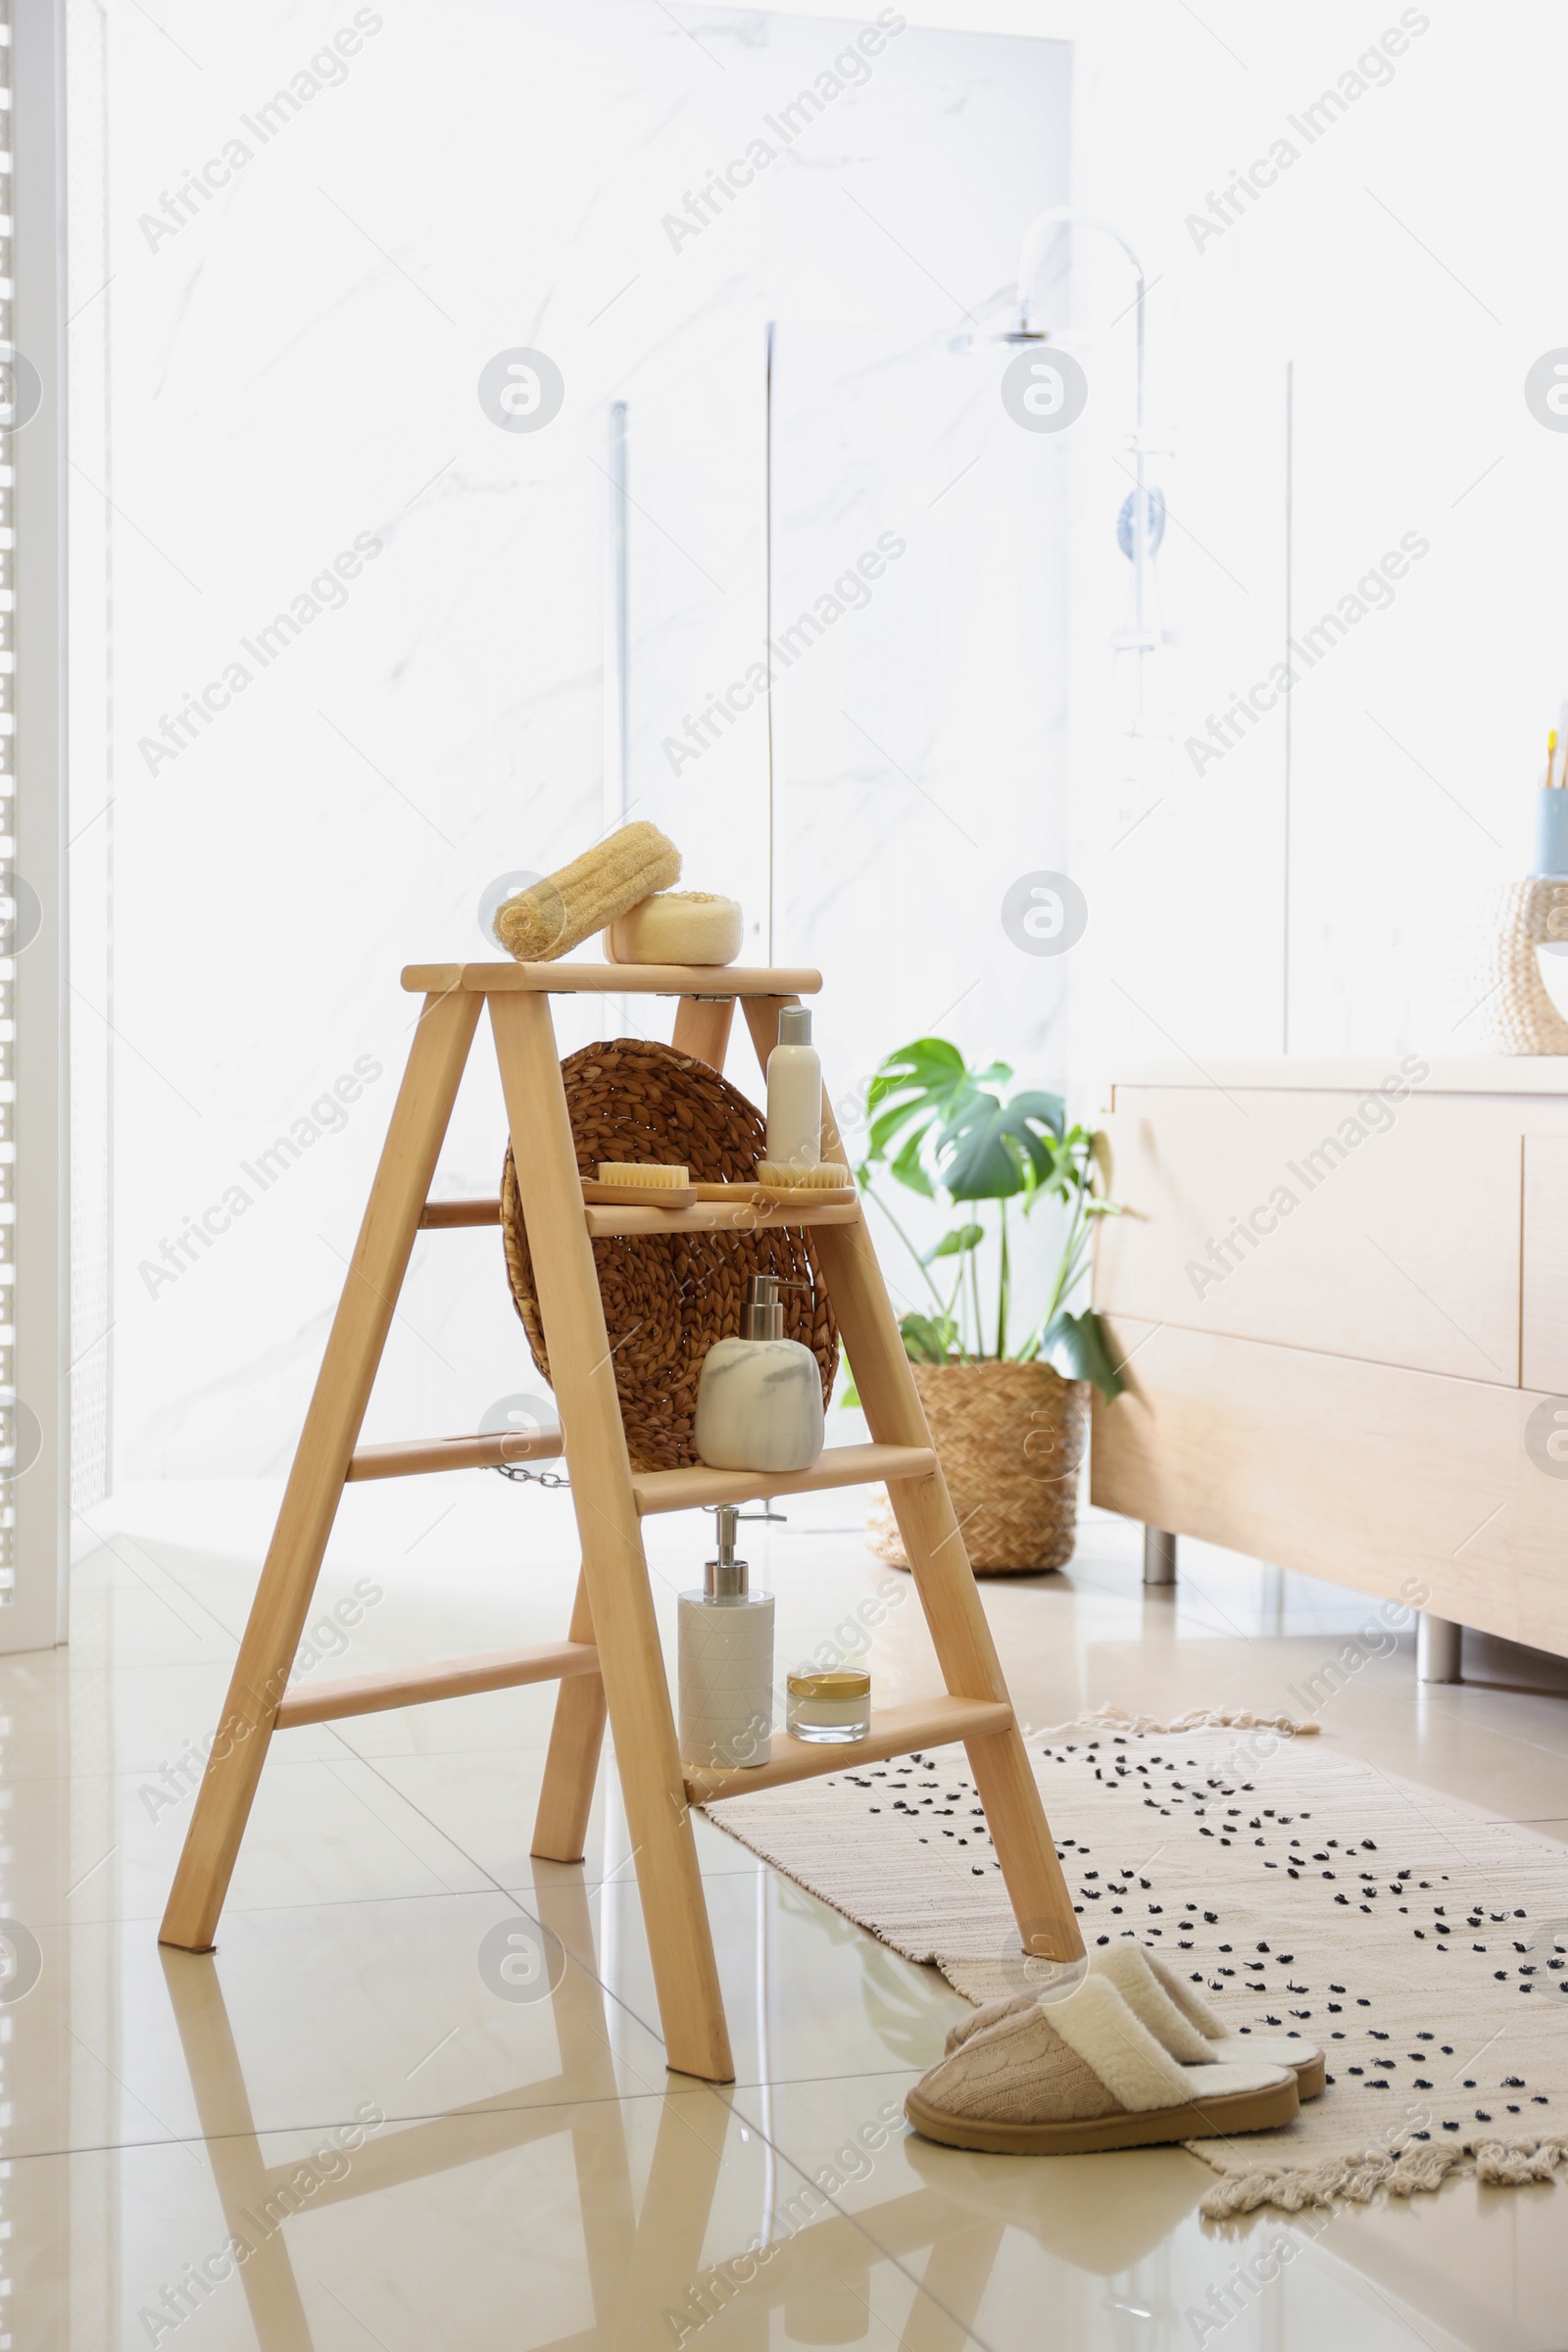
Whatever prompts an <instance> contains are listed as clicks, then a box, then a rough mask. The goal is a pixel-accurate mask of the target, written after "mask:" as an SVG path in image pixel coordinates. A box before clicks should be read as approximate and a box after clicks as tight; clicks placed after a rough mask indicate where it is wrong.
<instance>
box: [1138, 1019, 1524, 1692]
mask: <svg viewBox="0 0 1568 2352" xmlns="http://www.w3.org/2000/svg"><path fill="white" fill-rule="evenodd" d="M1101 1123H1102V1124H1103V1127H1104V1130H1105V1133H1106V1135H1107V1137H1108V1139H1109V1142H1110V1148H1111V1167H1112V1174H1111V1185H1110V1190H1111V1193H1112V1196H1113V1198H1115V1199H1116V1200H1118V1201H1122V1202H1124V1203H1125V1204H1126V1208H1127V1212H1128V1213H1127V1214H1126V1215H1124V1216H1122V1217H1117V1218H1107V1219H1106V1220H1105V1221H1104V1223H1103V1225H1102V1227H1101V1232H1100V1249H1099V1257H1098V1262H1097V1265H1096V1271H1095V1303H1096V1305H1097V1306H1098V1307H1099V1308H1100V1309H1101V1311H1102V1313H1103V1314H1104V1315H1105V1316H1106V1317H1107V1319H1108V1321H1109V1323H1110V1325H1111V1328H1112V1333H1113V1337H1114V1339H1115V1341H1116V1344H1117V1345H1116V1353H1117V1354H1118V1356H1121V1357H1125V1358H1126V1359H1127V1363H1126V1371H1127V1375H1128V1377H1129V1378H1130V1380H1131V1381H1132V1383H1133V1384H1134V1385H1133V1390H1132V1392H1131V1393H1130V1394H1128V1395H1127V1396H1124V1397H1121V1398H1119V1399H1118V1400H1117V1402H1116V1403H1115V1404H1114V1405H1110V1406H1105V1405H1103V1403H1102V1402H1101V1400H1100V1398H1099V1397H1097V1398H1096V1400H1095V1414H1094V1446H1093V1473H1092V1488H1091V1492H1092V1495H1093V1499H1094V1500H1095V1501H1096V1502H1097V1503H1102V1504H1103V1505H1104V1506H1105V1507H1106V1508H1107V1509H1110V1510H1114V1511H1120V1512H1124V1513H1125V1514H1127V1516H1129V1517H1131V1518H1135V1519H1141V1520H1143V1521H1144V1522H1145V1524H1146V1526H1148V1527H1149V1528H1151V1529H1153V1530H1169V1531H1172V1532H1173V1533H1174V1534H1176V1535H1191V1536H1199V1537H1203V1538H1206V1539H1207V1540H1208V1541H1209V1542H1211V1543H1215V1544H1227V1545H1230V1546H1231V1547H1233V1548H1234V1549H1236V1550H1238V1551H1243V1552H1249V1553H1252V1554H1254V1555H1256V1556H1258V1557H1261V1558H1263V1559H1265V1560H1272V1561H1276V1562H1278V1563H1280V1564H1281V1565H1283V1566H1285V1567H1290V1568H1300V1569H1304V1570H1307V1571H1309V1572H1310V1573H1311V1574H1312V1575H1314V1576H1321V1577H1328V1578H1331V1579H1332V1580H1334V1581H1335V1582H1337V1583H1340V1584H1344V1585H1348V1586H1352V1587H1354V1588H1355V1589H1356V1590H1358V1591H1361V1592H1366V1593H1377V1594H1379V1595H1380V1596H1382V1597H1384V1598H1386V1599H1388V1600H1395V1601H1397V1600H1401V1599H1403V1600H1408V1599H1409V1598H1410V1596H1411V1591H1412V1586H1413V1585H1416V1584H1418V1585H1420V1586H1423V1587H1425V1588H1426V1589H1427V1592H1428V1593H1429V1594H1430V1598H1428V1599H1427V1600H1426V1601H1425V1603H1424V1606H1425V1608H1426V1610H1427V1612H1428V1616H1429V1626H1430V1630H1431V1631H1432V1632H1433V1633H1434V1636H1436V1635H1438V1634H1441V1632H1442V1626H1441V1625H1440V1624H1439V1623H1438V1621H1446V1625H1448V1626H1453V1627H1458V1626H1478V1627H1483V1628H1485V1629H1486V1630H1487V1631H1488V1632H1491V1633H1494V1634H1499V1635H1502V1636H1505V1637H1506V1638H1507V1639H1508V1640H1510V1641H1516V1642H1529V1643H1532V1644H1533V1645H1535V1646H1536V1647H1538V1648H1541V1649H1548V1650H1553V1651H1555V1652H1557V1653H1558V1654H1559V1655H1562V1656H1568V1058H1557V1057H1550V1058H1547V1057H1519V1058H1507V1059H1501V1058H1499V1059H1495V1060H1487V1061H1453V1062H1433V1063H1430V1064H1429V1063H1428V1062H1426V1061H1425V1060H1424V1059H1422V1058H1421V1057H1420V1056H1417V1055H1408V1056H1406V1057H1405V1058H1404V1060H1403V1062H1402V1063H1400V1062H1397V1061H1395V1060H1392V1059H1391V1060H1390V1061H1388V1062H1378V1063H1374V1062H1371V1061H1343V1062H1341V1061H1322V1062H1315V1061H1294V1060H1293V1061H1283V1060H1282V1061H1276V1062H1250V1063H1245V1064H1241V1065H1227V1064H1218V1065H1215V1066H1214V1067H1212V1068H1210V1069H1206V1070H1199V1069H1198V1068H1197V1067H1196V1066H1187V1067H1184V1068H1177V1069H1171V1068H1162V1069H1157V1070H1156V1069H1151V1070H1138V1071H1135V1072H1133V1073H1132V1074H1130V1075H1128V1076H1126V1077H1124V1078H1122V1079H1119V1080H1118V1081H1117V1083H1116V1085H1115V1087H1114V1088H1113V1089H1112V1093H1111V1108H1110V1111H1109V1113H1108V1114H1107V1115H1104V1116H1103V1119H1102V1122H1101ZM1554 1400H1555V1401H1554ZM1559 1414H1560V1419H1559ZM1167 1548H1168V1547H1167ZM1457 1646H1458V1645H1457V1638H1456V1637H1453V1638H1452V1639H1451V1642H1439V1641H1438V1640H1437V1639H1434V1640H1433V1642H1432V1644H1431V1647H1430V1650H1428V1648H1427V1645H1426V1644H1425V1643H1424V1644H1423V1651H1424V1670H1426V1669H1425V1660H1426V1659H1427V1658H1428V1657H1430V1659H1431V1660H1432V1664H1431V1667H1430V1674H1431V1679H1444V1680H1446V1679H1449V1671H1446V1670H1445V1663H1440V1662H1439V1660H1440V1658H1441V1659H1442V1660H1444V1661H1446V1666H1447V1668H1448V1669H1449V1670H1451V1671H1456V1670H1457Z"/></svg>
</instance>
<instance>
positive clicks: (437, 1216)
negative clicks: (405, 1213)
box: [419, 1199, 501, 1231]
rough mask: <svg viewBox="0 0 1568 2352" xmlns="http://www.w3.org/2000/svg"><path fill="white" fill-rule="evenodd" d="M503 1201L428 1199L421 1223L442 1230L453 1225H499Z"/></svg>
mask: <svg viewBox="0 0 1568 2352" xmlns="http://www.w3.org/2000/svg"><path fill="white" fill-rule="evenodd" d="M500 1222H501V1202H500V1201H499V1199H497V1200H495V1201H426V1202H425V1204H424V1207H423V1209H422V1210H421V1211H420V1214H419V1223H420V1224H421V1225H423V1226H425V1227H426V1228H428V1229H431V1230H434V1231H440V1230H441V1229H442V1228H443V1227H446V1226H451V1225H499V1224H500Z"/></svg>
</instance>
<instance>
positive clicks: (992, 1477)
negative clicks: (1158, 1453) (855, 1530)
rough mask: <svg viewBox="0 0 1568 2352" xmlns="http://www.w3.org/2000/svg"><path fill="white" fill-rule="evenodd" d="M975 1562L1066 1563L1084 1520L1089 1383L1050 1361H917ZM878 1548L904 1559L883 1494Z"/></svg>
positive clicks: (995, 1571)
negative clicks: (1082, 1475) (1081, 1499)
mask: <svg viewBox="0 0 1568 2352" xmlns="http://www.w3.org/2000/svg"><path fill="white" fill-rule="evenodd" d="M909 1369H910V1371H911V1372H912V1373H913V1374H914V1385H915V1387H916V1388H917V1389H918V1390H919V1392H920V1402H921V1403H922V1404H923V1405H924V1407H925V1417H926V1420H927V1422H928V1423H929V1425H930V1429H931V1443H932V1445H933V1446H935V1447H936V1449H937V1458H938V1460H939V1461H940V1462H941V1464H942V1469H943V1475H944V1476H945V1477H946V1479H947V1482H948V1492H949V1494H950V1495H952V1497H953V1509H954V1514H955V1516H956V1519H957V1522H958V1525H959V1527H960V1528H961V1529H962V1531H963V1541H964V1545H965V1547H966V1549H967V1551H968V1554H969V1560H970V1564H971V1566H972V1567H973V1568H974V1569H975V1570H976V1572H977V1573H979V1574H982V1575H985V1574H991V1575H1002V1574H1009V1573H1010V1574H1013V1575H1029V1574H1031V1573H1038V1572H1039V1571H1040V1570H1041V1569H1044V1568H1064V1567H1065V1566H1066V1564H1067V1562H1068V1561H1069V1560H1070V1559H1071V1558H1072V1551H1073V1543H1074V1539H1075V1537H1076V1533H1077V1524H1078V1467H1079V1464H1080V1463H1081V1462H1082V1460H1083V1456H1084V1446H1085V1443H1086V1441H1087V1438H1088V1435H1089V1384H1088V1382H1087V1381H1083V1380H1063V1379H1062V1377H1061V1375H1060V1373H1059V1372H1056V1371H1054V1370H1053V1368H1052V1366H1051V1365H1050V1364H1039V1363H1035V1364H999V1363H989V1364H984V1363H982V1364H911V1365H910V1366H909ZM866 1541H867V1543H868V1544H870V1547H871V1549H872V1550H873V1551H874V1552H876V1553H877V1555H878V1556H879V1557H880V1558H881V1559H884V1560H891V1561H892V1563H893V1565H894V1567H895V1568H907V1566H908V1565H909V1563H908V1561H907V1559H906V1558H905V1556H904V1544H903V1542H902V1541H901V1539H900V1536H899V1529H898V1522H897V1521H896V1520H895V1518H894V1516H893V1506H892V1504H891V1503H890V1502H889V1501H888V1498H887V1495H886V1494H885V1493H883V1494H881V1495H878V1496H877V1498H876V1500H875V1501H874V1502H873V1503H872V1505H871V1513H870V1519H869V1522H868V1525H867V1528H866Z"/></svg>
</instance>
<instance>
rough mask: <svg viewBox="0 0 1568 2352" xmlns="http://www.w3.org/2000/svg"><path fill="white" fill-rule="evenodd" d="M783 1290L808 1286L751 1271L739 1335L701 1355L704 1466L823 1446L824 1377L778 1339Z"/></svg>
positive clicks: (811, 1451) (810, 1359)
mask: <svg viewBox="0 0 1568 2352" xmlns="http://www.w3.org/2000/svg"><path fill="white" fill-rule="evenodd" d="M811 1058H812V1060H813V1061H814V1060H815V1058H816V1056H815V1054H813V1055H812V1056H811ZM786 1287H787V1288H789V1289H791V1290H806V1289H808V1288H809V1285H808V1284H806V1283H791V1284H789V1285H787V1286H786V1285H785V1284H784V1283H783V1280H782V1278H781V1277H780V1276H779V1275H777V1274H753V1275H750V1276H749V1277H748V1278H747V1283H746V1304H745V1305H744V1307H743V1308H742V1309H741V1336H740V1338H739V1339H738V1340H715V1342H714V1343H713V1345H712V1347H711V1348H710V1349H709V1350H708V1353H707V1354H706V1355H705V1356H704V1358H703V1369H702V1376H701V1378H700V1379H699V1381H698V1383H697V1428H696V1432H695V1437H696V1444H697V1454H698V1459H699V1460H700V1461H704V1462H706V1463H707V1464H708V1467H709V1468H710V1469H711V1470H767V1471H773V1472H777V1471H780V1470H809V1468H810V1466H811V1464H812V1463H813V1462H814V1461H815V1459H816V1457H817V1455H818V1454H819V1453H820V1452H821V1450H822V1437H823V1419H822V1375H821V1372H820V1371H819V1370H818V1368H817V1361H816V1358H815V1356H814V1355H813V1354H812V1353H811V1350H810V1349H809V1348H803V1347H802V1346H801V1344H800V1342H799V1341H798V1340H787V1339H786V1338H785V1337H784V1309H783V1306H782V1305H781V1304H780V1302H779V1292H780V1290H781V1289H783V1288H786Z"/></svg>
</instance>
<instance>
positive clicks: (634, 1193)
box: [582, 1159, 697, 1208]
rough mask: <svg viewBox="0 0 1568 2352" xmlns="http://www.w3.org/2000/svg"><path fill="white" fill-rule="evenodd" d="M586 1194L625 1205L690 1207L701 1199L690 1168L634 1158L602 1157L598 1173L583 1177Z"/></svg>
mask: <svg viewBox="0 0 1568 2352" xmlns="http://www.w3.org/2000/svg"><path fill="white" fill-rule="evenodd" d="M582 1195H583V1199H584V1200H585V1201H593V1202H594V1203H596V1204H600V1205H603V1204H606V1203H608V1204H610V1205H613V1206H615V1207H622V1208H624V1207H632V1208H690V1207H691V1205H692V1202H693V1201H695V1200H696V1198H697V1195H696V1193H695V1191H694V1190H693V1188H692V1179H691V1170H690V1169H689V1168H684V1167H680V1166H678V1165H668V1166H665V1165H662V1164H660V1163H658V1162H651V1161H644V1160H631V1159H602V1160H601V1161H600V1162H599V1174H598V1176H597V1177H592V1176H585V1177H584V1178H583V1180H582Z"/></svg>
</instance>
